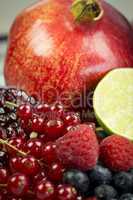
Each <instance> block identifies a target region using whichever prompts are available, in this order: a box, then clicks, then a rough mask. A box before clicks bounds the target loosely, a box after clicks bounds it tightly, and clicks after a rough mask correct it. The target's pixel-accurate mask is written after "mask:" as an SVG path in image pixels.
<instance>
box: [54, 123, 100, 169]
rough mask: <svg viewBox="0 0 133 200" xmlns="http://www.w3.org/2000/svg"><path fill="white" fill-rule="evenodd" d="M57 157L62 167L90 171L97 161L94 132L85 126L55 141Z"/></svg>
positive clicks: (82, 125)
mask: <svg viewBox="0 0 133 200" xmlns="http://www.w3.org/2000/svg"><path fill="white" fill-rule="evenodd" d="M56 146H57V148H56V149H57V150H56V151H57V156H58V158H59V160H61V161H62V162H63V164H64V165H66V166H69V167H75V168H78V169H81V170H84V171H85V170H89V169H92V168H93V167H94V166H95V165H96V163H97V160H98V156H99V145H98V141H97V137H96V134H95V132H94V130H93V129H92V128H91V127H90V126H88V125H86V124H81V125H78V126H76V128H75V129H74V130H71V131H69V132H68V133H67V134H66V135H64V136H63V137H61V138H59V139H58V140H57V141H56Z"/></svg>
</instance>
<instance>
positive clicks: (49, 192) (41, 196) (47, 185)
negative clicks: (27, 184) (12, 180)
mask: <svg viewBox="0 0 133 200" xmlns="http://www.w3.org/2000/svg"><path fill="white" fill-rule="evenodd" d="M35 191H36V197H37V199H38V200H54V199H55V198H54V197H55V188H54V185H53V184H52V183H51V182H49V181H47V180H43V181H41V182H39V183H38V184H37V185H36V190H35Z"/></svg>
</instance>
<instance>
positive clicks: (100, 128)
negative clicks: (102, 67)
mask: <svg viewBox="0 0 133 200" xmlns="http://www.w3.org/2000/svg"><path fill="white" fill-rule="evenodd" d="M96 131H97V132H98V131H104V129H103V128H102V127H97V128H96Z"/></svg>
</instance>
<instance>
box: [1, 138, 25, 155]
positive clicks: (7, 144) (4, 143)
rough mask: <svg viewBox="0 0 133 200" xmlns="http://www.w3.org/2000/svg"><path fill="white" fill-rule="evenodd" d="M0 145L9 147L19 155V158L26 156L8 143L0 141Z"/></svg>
mask: <svg viewBox="0 0 133 200" xmlns="http://www.w3.org/2000/svg"><path fill="white" fill-rule="evenodd" d="M0 144H3V145H6V146H8V147H10V148H11V149H12V150H14V151H16V152H17V153H19V154H20V155H21V156H27V154H26V153H25V152H23V151H20V150H19V149H18V148H16V147H15V146H13V145H11V144H10V143H9V142H8V141H6V140H3V139H0Z"/></svg>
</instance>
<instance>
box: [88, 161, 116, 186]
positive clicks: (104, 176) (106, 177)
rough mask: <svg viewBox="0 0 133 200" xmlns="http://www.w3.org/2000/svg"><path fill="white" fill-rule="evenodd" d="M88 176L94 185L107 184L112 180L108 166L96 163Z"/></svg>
mask: <svg viewBox="0 0 133 200" xmlns="http://www.w3.org/2000/svg"><path fill="white" fill-rule="evenodd" d="M89 178H90V181H91V183H92V184H93V185H94V186H98V185H101V184H109V183H110V182H111V181H112V173H111V171H110V170H109V169H108V168H106V167H103V166H101V165H96V167H95V168H94V169H93V170H91V171H90V174H89Z"/></svg>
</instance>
